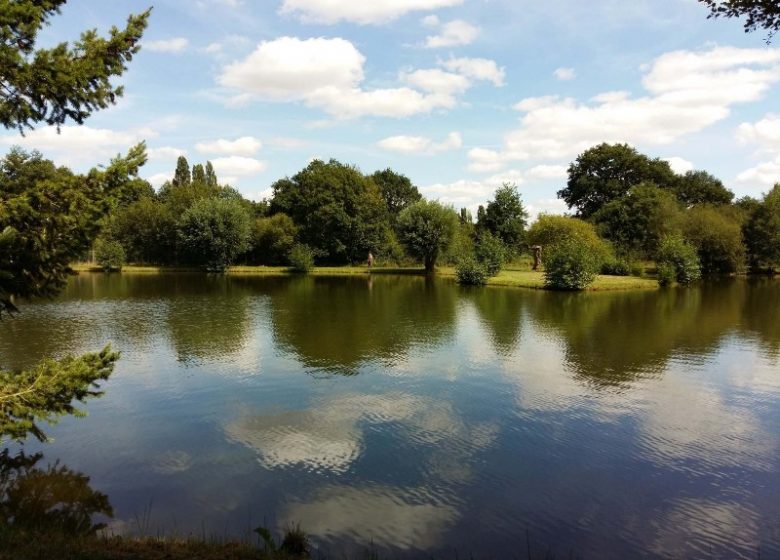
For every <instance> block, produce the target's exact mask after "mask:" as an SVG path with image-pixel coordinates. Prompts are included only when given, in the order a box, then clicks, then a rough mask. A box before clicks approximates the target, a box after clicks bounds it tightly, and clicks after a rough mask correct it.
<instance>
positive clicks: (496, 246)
mask: <svg viewBox="0 0 780 560" xmlns="http://www.w3.org/2000/svg"><path fill="white" fill-rule="evenodd" d="M506 253H507V251H506V248H505V247H504V244H503V243H502V242H501V240H500V239H499V238H498V237H496V236H495V235H493V234H492V233H490V232H488V231H484V232H482V233H481V234H480V235H479V237H478V238H477V242H476V243H475V244H474V257H475V258H476V260H477V262H478V263H479V264H481V265H482V266H483V267H484V269H485V271H486V272H487V274H488V275H489V276H495V275H496V274H498V273H499V272H501V267H502V266H503V265H504V261H505V260H506Z"/></svg>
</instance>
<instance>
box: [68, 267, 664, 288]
mask: <svg viewBox="0 0 780 560" xmlns="http://www.w3.org/2000/svg"><path fill="white" fill-rule="evenodd" d="M73 270H75V271H77V272H102V270H101V269H100V268H99V267H96V266H94V265H91V264H76V265H73ZM122 271H123V272H126V273H133V274H135V273H142V274H162V273H168V272H199V271H200V269H196V268H173V267H160V266H131V265H128V266H125V267H123V268H122ZM436 271H437V274H438V275H439V276H441V277H444V278H455V268H454V267H450V266H444V267H438V268H437V269H436ZM370 272H371V274H411V275H424V274H425V269H423V268H422V267H382V266H377V267H374V268H372V269H371V271H370ZM368 273H369V269H368V268H367V267H366V266H317V267H314V269H312V271H311V272H310V273H309V274H311V275H314V276H351V275H358V274H368ZM227 274H229V275H235V276H288V275H291V274H295V273H294V272H291V271H290V269H289V268H288V267H286V266H231V267H230V268H228V270H227ZM487 283H488V286H507V287H512V288H529V289H534V290H540V289H543V288H544V273H543V272H535V271H532V270H528V269H526V268H525V267H522V268H514V267H513V266H512V265H510V268H507V269H504V270H502V271H501V272H499V273H498V275H497V276H494V277H492V278H490V279H489V280H488V282H487ZM657 288H658V282H657V281H656V280H655V279H653V278H638V277H635V276H603V275H599V276H597V277H596V281H595V282H594V283H593V284H592V285H591V286H590V287H589V288H588V291H616V290H650V289H657Z"/></svg>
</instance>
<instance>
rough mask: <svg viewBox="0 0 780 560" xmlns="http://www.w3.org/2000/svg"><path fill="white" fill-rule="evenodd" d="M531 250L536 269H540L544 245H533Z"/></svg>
mask: <svg viewBox="0 0 780 560" xmlns="http://www.w3.org/2000/svg"><path fill="white" fill-rule="evenodd" d="M531 251H533V254H534V268H533V269H534V270H539V267H540V266H541V264H542V247H541V245H534V246H533V247H531Z"/></svg>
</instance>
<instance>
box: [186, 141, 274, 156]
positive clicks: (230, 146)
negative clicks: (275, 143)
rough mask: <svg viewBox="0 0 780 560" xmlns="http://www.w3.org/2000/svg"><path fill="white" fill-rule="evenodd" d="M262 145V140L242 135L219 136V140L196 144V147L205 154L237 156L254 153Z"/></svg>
mask: <svg viewBox="0 0 780 560" xmlns="http://www.w3.org/2000/svg"><path fill="white" fill-rule="evenodd" d="M262 147H263V144H262V142H260V140H258V139H257V138H254V137H252V136H242V137H241V138H236V139H235V140H225V139H223V138H219V139H218V140H212V141H210V142H198V143H197V144H195V149H196V150H198V151H199V152H201V153H204V154H230V155H236V156H251V155H254V154H256V153H257V152H259V151H260V149H261V148H262Z"/></svg>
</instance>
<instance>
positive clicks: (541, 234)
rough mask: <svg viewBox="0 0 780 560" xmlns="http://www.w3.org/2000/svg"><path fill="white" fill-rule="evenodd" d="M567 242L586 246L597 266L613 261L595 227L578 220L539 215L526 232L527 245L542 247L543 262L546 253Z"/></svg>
mask: <svg viewBox="0 0 780 560" xmlns="http://www.w3.org/2000/svg"><path fill="white" fill-rule="evenodd" d="M569 241H576V242H579V243H583V244H585V245H587V246H588V247H589V252H590V253H592V254H594V255H596V256H597V258H598V259H599V266H601V263H603V262H606V261H609V260H613V259H614V256H613V253H612V247H610V245H609V243H607V242H606V241H604V240H603V239H601V238H600V237H599V236H598V234H597V233H596V228H595V226H594V225H593V224H590V223H588V222H585V221H583V220H580V219H578V218H569V217H567V216H554V215H550V214H540V215H539V217H538V218H537V220H536V221H535V222H534V224H533V225H532V226H531V228H530V229H529V230H528V243H529V245H540V246H541V247H542V261H543V262H544V261H545V260H546V259H545V255H546V253H548V252H550V251H553V250H554V249H555V247H556V246H557V245H559V244H561V243H566V242H569Z"/></svg>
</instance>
